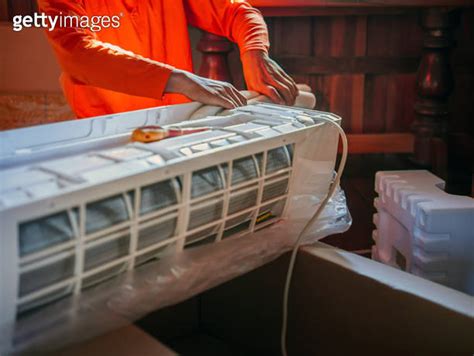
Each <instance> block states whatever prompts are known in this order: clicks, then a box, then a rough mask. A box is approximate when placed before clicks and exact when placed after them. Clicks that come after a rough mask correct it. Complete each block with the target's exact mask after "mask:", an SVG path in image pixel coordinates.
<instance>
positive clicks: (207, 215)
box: [188, 201, 224, 230]
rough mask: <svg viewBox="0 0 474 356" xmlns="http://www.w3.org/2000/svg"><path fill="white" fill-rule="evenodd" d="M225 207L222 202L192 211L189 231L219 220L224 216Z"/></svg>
mask: <svg viewBox="0 0 474 356" xmlns="http://www.w3.org/2000/svg"><path fill="white" fill-rule="evenodd" d="M223 206H224V204H223V202H222V201H217V202H215V203H211V204H209V205H206V206H204V207H202V208H196V209H194V210H191V213H190V216H189V225H188V230H191V229H195V228H197V227H199V226H202V225H205V224H209V223H211V222H213V221H217V220H219V219H220V218H221V216H222V208H223Z"/></svg>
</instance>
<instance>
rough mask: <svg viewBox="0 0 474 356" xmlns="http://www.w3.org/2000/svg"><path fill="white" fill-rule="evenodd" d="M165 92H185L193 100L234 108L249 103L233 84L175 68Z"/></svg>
mask: <svg viewBox="0 0 474 356" xmlns="http://www.w3.org/2000/svg"><path fill="white" fill-rule="evenodd" d="M165 93H178V94H183V95H184V96H186V97H188V98H189V99H191V100H194V101H198V102H201V103H203V104H208V105H216V106H222V107H224V108H226V109H233V108H236V107H238V106H243V105H246V104H247V99H245V97H244V96H243V95H242V94H240V92H239V91H238V90H237V89H236V88H235V87H234V86H233V85H232V84H229V83H226V82H221V81H219V80H213V79H208V78H204V77H200V76H198V75H195V74H193V73H190V72H186V71H183V70H179V69H174V70H173V72H172V73H171V76H170V77H169V79H168V83H167V84H166V88H165Z"/></svg>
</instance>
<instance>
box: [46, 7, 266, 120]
mask: <svg viewBox="0 0 474 356" xmlns="http://www.w3.org/2000/svg"><path fill="white" fill-rule="evenodd" d="M38 3H39V8H40V12H44V13H45V14H46V15H48V16H57V15H62V16H65V15H76V16H79V17H82V16H87V17H88V18H89V19H91V18H92V17H93V16H104V15H106V16H110V17H112V16H119V17H120V27H118V28H112V26H110V27H109V28H103V29H102V30H101V31H96V32H94V31H91V30H90V29H83V28H74V27H67V28H64V27H63V28H60V27H59V26H56V28H55V29H54V30H53V31H49V30H47V31H46V33H47V36H48V39H49V41H50V43H51V44H52V46H53V48H54V51H55V53H56V56H57V58H58V61H59V63H60V65H61V68H62V70H63V73H62V75H61V78H60V80H61V84H62V86H63V89H64V92H65V95H66V97H67V99H68V101H69V103H70V105H71V107H72V108H73V110H74V112H75V113H76V115H77V117H90V116H97V115H105V114H111V113H117V112H123V111H130V110H137V109H143V108H148V107H153V106H160V105H168V104H176V103H182V102H185V101H187V99H186V98H184V97H183V96H181V95H171V94H164V93H163V92H164V89H165V87H166V83H167V80H168V78H169V76H170V73H171V70H172V69H173V67H174V68H179V69H184V70H187V71H192V68H193V66H192V57H191V48H190V41H189V35H188V28H187V27H188V25H192V26H196V27H199V28H201V29H203V30H205V31H208V32H211V33H214V34H217V35H221V36H225V37H227V38H229V39H230V40H231V41H233V42H236V43H237V44H238V46H239V49H240V52H241V53H243V52H245V51H248V50H253V49H260V50H264V51H267V50H268V34H267V28H266V25H265V22H264V21H263V18H262V16H261V15H260V13H259V12H258V10H256V9H254V8H252V7H251V6H250V5H249V4H248V3H246V2H244V1H240V0H38Z"/></svg>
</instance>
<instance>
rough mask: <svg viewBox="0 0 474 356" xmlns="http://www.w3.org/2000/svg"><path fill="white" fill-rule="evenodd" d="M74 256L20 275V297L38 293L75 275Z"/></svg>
mask: <svg viewBox="0 0 474 356" xmlns="http://www.w3.org/2000/svg"><path fill="white" fill-rule="evenodd" d="M74 261H75V258H74V256H69V257H66V258H62V259H60V260H58V261H55V262H51V263H48V264H46V265H45V266H40V267H37V268H35V269H32V270H30V271H27V272H22V273H21V274H20V289H19V296H20V297H23V296H25V295H27V294H29V293H32V292H36V291H38V290H40V289H42V288H44V287H48V286H50V285H52V284H54V283H56V282H60V281H63V280H66V279H67V278H69V277H72V276H73V274H74Z"/></svg>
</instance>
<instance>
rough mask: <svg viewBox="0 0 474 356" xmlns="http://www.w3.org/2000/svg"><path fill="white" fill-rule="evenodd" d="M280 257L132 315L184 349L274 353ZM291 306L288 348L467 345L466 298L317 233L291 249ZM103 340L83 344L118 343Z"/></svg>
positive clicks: (471, 335) (301, 351)
mask: <svg viewBox="0 0 474 356" xmlns="http://www.w3.org/2000/svg"><path fill="white" fill-rule="evenodd" d="M288 258H289V256H288V254H287V255H285V256H282V257H281V258H279V259H277V260H276V261H274V262H272V263H270V264H267V265H265V266H263V267H261V268H259V269H257V270H255V271H253V272H251V273H248V274H246V275H244V276H241V277H239V278H236V279H234V280H232V281H230V282H228V283H225V284H223V285H221V286H219V287H217V288H214V289H212V290H209V291H207V292H205V293H203V294H202V295H200V296H197V297H195V298H192V299H190V300H188V301H186V302H184V303H181V304H178V305H175V306H172V307H169V308H165V309H162V310H159V311H157V312H154V313H152V314H150V315H148V316H147V317H145V318H144V319H142V320H140V321H138V322H137V324H136V325H137V326H139V327H141V328H142V329H143V330H145V331H147V332H148V333H149V334H151V335H152V336H154V337H155V338H156V339H158V340H160V342H163V343H164V344H167V345H168V347H169V348H170V349H173V350H175V351H176V352H178V353H179V354H183V355H279V354H280V350H279V337H280V327H281V302H282V295H283V283H284V278H285V274H286V271H287V266H288ZM289 311H290V314H289V333H288V347H289V354H290V355H315V354H322V355H325V354H340V353H346V354H354V353H357V354H358V353H366V354H384V355H386V354H397V355H405V354H416V355H425V354H426V355H433V354H451V355H454V354H466V355H472V353H473V352H474V298H472V297H470V296H468V295H466V294H462V293H460V292H457V291H455V290H452V289H449V288H446V287H444V286H441V285H438V284H435V283H433V282H430V281H427V280H423V279H421V278H418V277H416V276H413V275H410V274H408V273H405V272H402V271H399V270H396V269H394V268H392V267H388V266H385V265H382V264H380V263H378V262H375V261H372V260H369V259H366V258H364V257H360V256H357V255H355V254H353V253H350V252H346V251H342V250H339V249H336V248H333V247H330V246H327V245H325V244H322V243H318V244H315V245H314V246H311V247H306V248H304V249H302V250H301V251H300V253H299V255H298V259H297V263H296V266H295V274H294V279H293V283H292V287H291V293H290V305H289ZM104 340H105V342H106V346H107V345H108V346H109V347H108V348H104V347H102V346H100V347H99V346H98V344H96V345H97V347H98V348H97V350H98V351H97V352H94V351H93V349H91V348H88V352H87V354H88V355H94V354H97V355H99V354H104V351H105V349H107V350H108V352H109V353H111V354H117V353H116V350H121V351H124V349H123V348H122V347H121V346H120V345H113V344H111V343H108V344H107V340H110V336H108V338H107V337H106V338H105V339H104ZM156 342H158V341H156ZM145 346H146V345H145V344H142V345H141V348H140V349H137V350H136V353H134V352H131V353H130V355H133V354H136V355H138V354H140V355H144V354H146V353H145V349H144V348H143V347H145ZM147 347H148V346H147ZM149 347H154V346H153V345H152V344H150V345H149ZM132 349H133V348H132ZM99 351H100V352H99ZM166 352H169V350H166ZM155 354H156V355H159V354H160V353H155ZM162 354H163V355H167V354H166V353H162ZM120 355H125V354H123V353H120Z"/></svg>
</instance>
